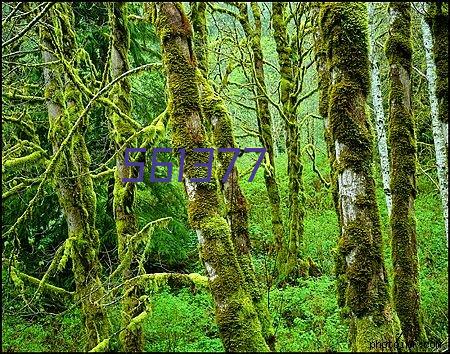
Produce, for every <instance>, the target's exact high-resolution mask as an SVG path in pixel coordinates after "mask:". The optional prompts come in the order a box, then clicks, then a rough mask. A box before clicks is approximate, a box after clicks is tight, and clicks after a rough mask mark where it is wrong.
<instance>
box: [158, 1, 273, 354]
mask: <svg viewBox="0 0 450 354" xmlns="http://www.w3.org/2000/svg"><path fill="white" fill-rule="evenodd" d="M157 10H158V11H157V12H158V13H157V16H156V27H157V30H158V33H159V36H160V38H161V44H162V49H163V63H164V67H165V70H166V74H167V82H168V90H169V115H170V122H171V126H172V141H173V144H174V148H186V161H185V167H184V175H183V179H184V184H185V188H186V192H187V195H188V200H189V202H188V216H189V221H190V224H191V226H192V227H193V228H195V229H196V232H197V236H198V240H199V244H200V255H201V259H202V261H203V263H204V266H205V268H206V271H207V274H208V280H209V284H210V288H211V292H212V294H213V297H214V301H215V306H216V320H217V324H218V326H219V332H220V335H221V338H222V341H223V344H224V347H225V350H227V351H267V350H268V349H269V348H268V346H267V344H266V342H265V340H264V337H263V335H262V330H261V324H260V321H259V319H258V315H257V313H256V311H255V307H254V305H253V301H252V298H251V296H250V295H249V293H248V292H247V289H246V286H245V280H244V279H245V278H244V275H243V272H242V269H241V267H240V265H239V262H238V259H237V256H236V252H235V249H234V246H233V242H232V240H231V230H230V226H229V224H228V223H227V222H226V220H225V219H224V218H223V217H222V216H221V215H220V211H219V208H218V204H219V199H218V194H217V185H216V181H215V179H213V180H212V181H211V182H201V183H193V182H191V181H190V179H191V178H194V177H196V178H199V177H205V176H204V175H200V173H199V170H198V169H197V168H196V167H195V166H194V164H195V163H198V162H206V161H207V157H206V156H204V154H203V156H202V153H193V151H192V149H193V148H206V147H207V143H206V139H205V131H204V128H203V126H202V122H203V121H204V119H205V117H204V113H203V112H202V110H201V104H200V93H199V88H198V69H197V66H196V59H195V55H194V53H193V48H192V28H191V24H190V23H189V20H188V19H187V17H186V15H185V14H184V11H183V8H182V6H181V4H179V3H160V4H158V5H157ZM213 175H215V173H214V171H213Z"/></svg>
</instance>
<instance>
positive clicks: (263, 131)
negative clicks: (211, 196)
mask: <svg viewBox="0 0 450 354" xmlns="http://www.w3.org/2000/svg"><path fill="white" fill-rule="evenodd" d="M237 6H238V8H239V12H240V17H239V22H240V23H241V25H242V28H243V30H244V33H245V35H246V37H247V40H248V41H249V42H250V47H251V51H252V54H253V60H252V65H253V67H252V77H253V80H254V82H255V85H256V88H255V93H256V96H257V98H256V115H257V120H258V130H259V139H260V142H261V144H262V145H263V146H264V147H265V148H266V151H267V157H268V159H266V168H265V169H264V182H265V185H266V189H267V194H268V197H269V203H270V210H271V216H272V232H273V236H274V239H275V251H276V256H277V263H276V264H277V268H278V267H282V266H283V262H285V259H286V254H287V243H286V241H285V238H284V227H283V218H282V214H281V203H280V192H279V188H278V183H277V181H276V172H275V155H274V145H273V137H272V118H271V116H270V111H269V101H268V99H267V98H266V96H265V92H267V88H266V84H265V79H264V67H263V66H264V58H263V52H262V47H261V35H262V28H261V10H260V8H259V5H258V4H257V3H254V2H253V3H251V9H252V14H253V19H254V27H253V28H252V26H251V25H250V20H249V14H248V9H247V3H238V4H237Z"/></svg>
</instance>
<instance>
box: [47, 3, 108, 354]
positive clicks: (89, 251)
mask: <svg viewBox="0 0 450 354" xmlns="http://www.w3.org/2000/svg"><path fill="white" fill-rule="evenodd" d="M48 18H51V19H53V22H50V21H48V23H49V25H52V26H53V28H54V29H55V31H54V33H55V34H56V36H55V38H56V40H57V41H58V46H59V47H60V48H61V50H62V51H63V54H64V56H65V59H66V60H69V61H70V63H71V64H73V59H74V57H75V56H76V54H75V53H76V43H75V34H74V32H73V21H74V19H73V11H72V8H71V5H70V4H64V3H62V4H57V5H54V7H53V8H52V9H51V10H50V16H49V17H48ZM41 40H42V44H43V46H44V47H45V48H48V49H49V50H48V51H47V50H44V52H43V59H44V62H47V63H48V62H52V61H55V60H56V58H55V56H54V55H53V54H52V53H51V52H52V51H53V52H58V50H57V48H56V47H55V46H54V44H53V42H52V39H51V36H50V33H49V32H48V30H47V27H44V26H42V27H41ZM64 76H65V75H64V74H63V70H62V67H61V64H53V65H51V66H49V67H46V68H45V69H44V78H45V86H46V87H45V98H46V101H47V108H48V117H49V123H50V130H49V139H50V141H51V143H52V146H53V151H54V152H56V151H58V150H59V147H60V145H61V143H62V141H63V140H64V139H65V137H66V136H67V135H68V133H69V131H70V130H71V128H72V125H73V124H74V122H75V121H76V120H77V118H78V113H79V112H80V109H81V108H82V107H81V94H80V92H79V91H78V90H77V89H76V87H75V86H74V84H73V83H72V82H71V81H70V79H69V78H68V77H67V76H66V77H64ZM84 119H86V118H84ZM86 126H87V122H83V123H82V124H81V125H80V126H79V127H78V128H77V130H76V132H75V133H74V134H73V136H72V138H71V142H70V143H69V144H68V145H67V147H66V148H65V151H64V152H63V153H62V155H61V157H60V162H59V164H58V167H57V168H56V170H55V174H54V176H55V182H56V189H57V194H58V198H59V202H60V204H61V207H62V209H63V211H64V214H65V216H66V219H67V226H68V239H69V240H71V242H70V245H71V250H70V258H71V259H72V264H73V273H74V277H75V285H76V299H78V300H79V301H80V303H81V313H82V315H83V317H84V325H85V328H86V332H87V343H86V349H88V350H89V349H92V348H93V347H95V346H96V345H97V344H98V343H100V342H101V341H103V340H104V339H106V338H108V337H109V321H108V318H107V315H106V311H105V309H104V307H103V305H102V301H101V300H100V299H102V298H103V294H104V289H103V285H102V283H101V281H100V275H101V265H100V262H99V259H98V252H99V235H98V231H97V230H96V228H95V209H96V196H95V193H94V187H93V183H92V178H91V175H90V172H89V164H90V156H89V152H88V150H87V148H86V143H85V141H84V131H85V129H86Z"/></svg>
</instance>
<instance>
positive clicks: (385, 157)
mask: <svg viewBox="0 0 450 354" xmlns="http://www.w3.org/2000/svg"><path fill="white" fill-rule="evenodd" d="M368 15H369V17H368V18H369V40H370V46H369V48H370V64H371V68H372V70H371V73H372V76H371V95H372V105H373V110H374V112H375V124H376V132H377V141H378V144H377V146H378V153H379V155H380V167H381V177H382V180H383V187H384V194H385V196H386V207H387V211H388V215H391V209H392V196H391V187H390V180H391V177H390V169H389V153H388V147H387V135H386V123H385V118H384V109H383V96H382V93H381V81H380V70H379V68H378V57H377V45H376V40H375V37H376V26H375V4H374V3H373V2H370V3H369V5H368Z"/></svg>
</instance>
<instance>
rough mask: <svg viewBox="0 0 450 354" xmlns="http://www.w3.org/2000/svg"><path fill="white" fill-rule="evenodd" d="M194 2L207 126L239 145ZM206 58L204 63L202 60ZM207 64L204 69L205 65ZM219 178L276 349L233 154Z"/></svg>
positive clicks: (215, 136)
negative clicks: (212, 77)
mask: <svg viewBox="0 0 450 354" xmlns="http://www.w3.org/2000/svg"><path fill="white" fill-rule="evenodd" d="M193 4H194V5H191V21H192V24H193V30H194V39H195V38H197V40H195V41H194V51H195V56H196V57H197V58H199V57H200V58H202V60H198V62H199V69H200V71H201V72H197V75H198V80H199V89H200V105H201V109H202V111H203V113H204V115H205V118H206V120H207V126H208V127H209V129H210V130H212V141H213V144H214V147H215V148H237V145H236V142H235V139H234V135H233V124H232V119H231V116H230V113H229V111H228V109H227V107H226V105H225V102H224V101H223V99H222V98H221V97H220V95H219V94H218V93H217V92H215V90H214V88H213V86H212V85H211V84H210V83H209V81H208V80H207V74H208V66H207V63H208V52H207V48H208V43H207V28H206V16H205V11H206V6H201V4H202V3H193ZM202 61H203V65H200V63H201V62H202ZM202 67H203V69H202ZM217 157H218V160H219V164H218V178H219V184H220V190H221V192H222V195H223V197H224V200H225V211H226V212H225V216H226V219H227V221H228V223H229V225H230V229H231V239H232V241H233V246H234V249H235V251H236V256H237V259H238V262H239V266H240V267H241V270H242V272H243V276H244V280H245V284H246V289H247V291H248V292H249V294H250V295H251V297H252V300H253V305H254V306H255V309H256V312H257V313H258V318H259V321H260V323H261V327H262V333H263V336H264V339H265V341H266V343H267V345H268V346H269V348H270V349H271V350H272V351H274V350H275V341H276V338H275V334H274V329H273V326H272V318H271V316H270V313H269V309H268V304H267V301H266V299H265V297H264V296H263V289H262V288H261V284H260V283H259V281H258V280H257V278H256V273H255V269H254V266H253V261H252V255H251V242H250V234H249V229H248V203H247V200H246V198H245V195H244V193H243V191H242V189H241V187H240V185H239V173H238V169H237V167H236V165H234V167H233V169H232V171H231V174H230V175H229V177H228V179H227V180H226V181H225V182H223V181H222V178H221V176H224V175H225V173H226V170H227V168H228V166H229V164H230V161H231V155H230V154H225V153H218V155H217Z"/></svg>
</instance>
